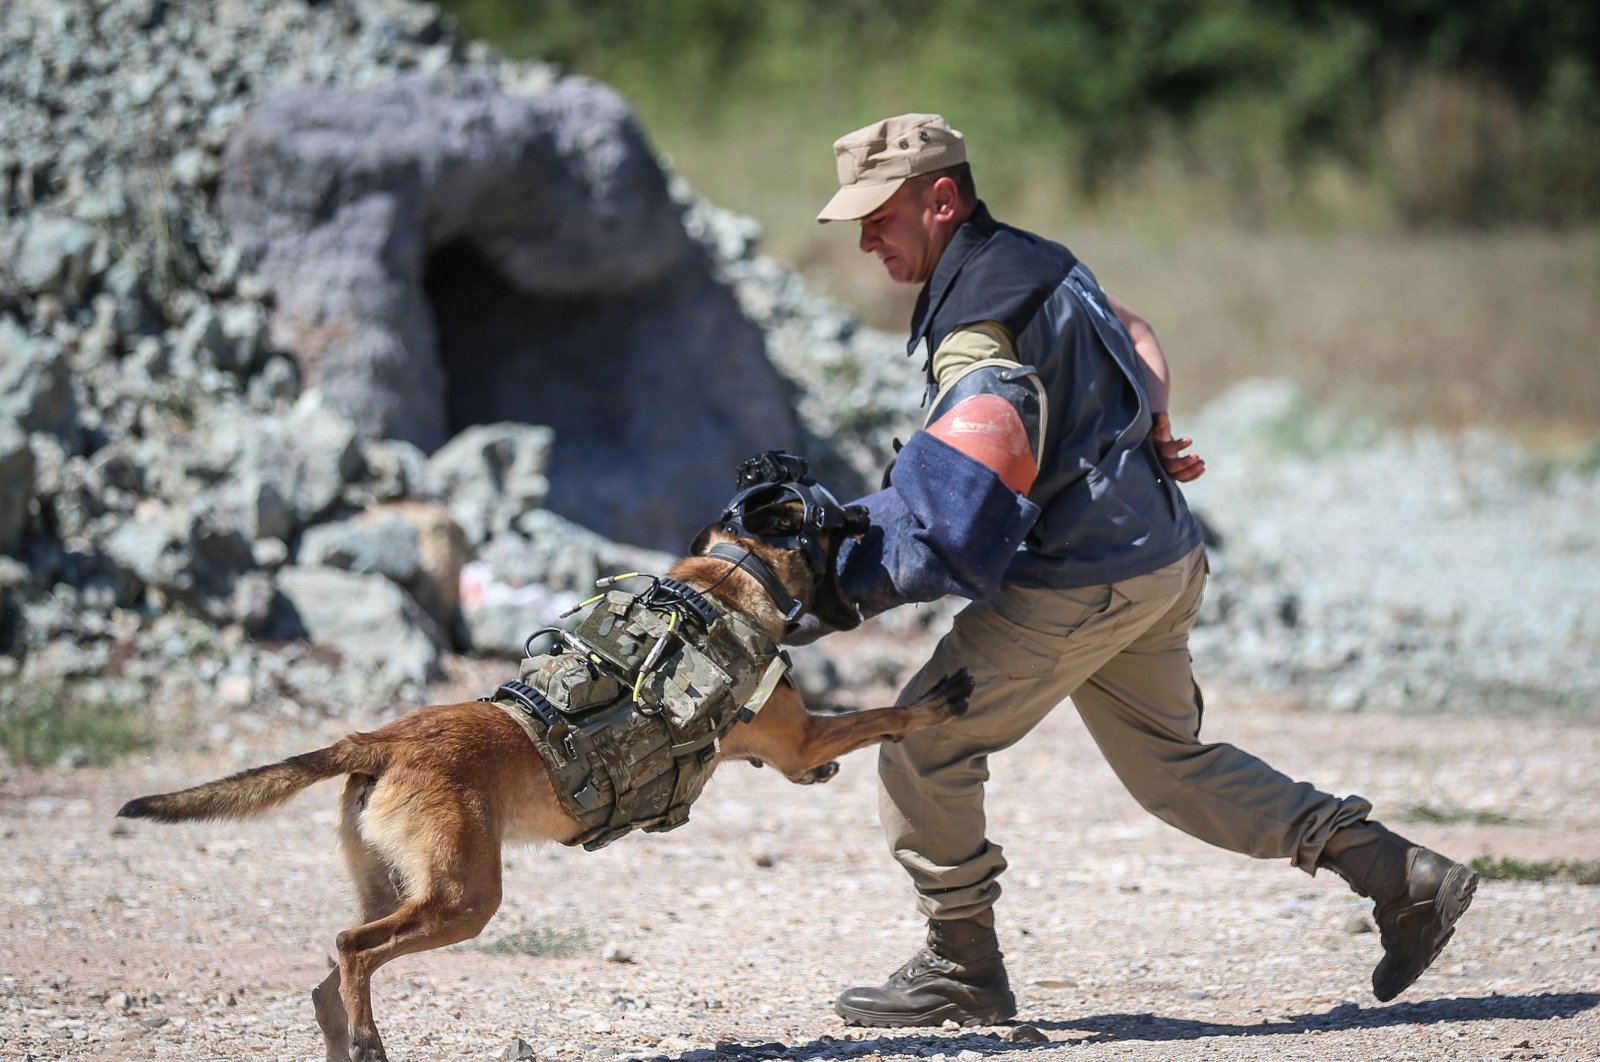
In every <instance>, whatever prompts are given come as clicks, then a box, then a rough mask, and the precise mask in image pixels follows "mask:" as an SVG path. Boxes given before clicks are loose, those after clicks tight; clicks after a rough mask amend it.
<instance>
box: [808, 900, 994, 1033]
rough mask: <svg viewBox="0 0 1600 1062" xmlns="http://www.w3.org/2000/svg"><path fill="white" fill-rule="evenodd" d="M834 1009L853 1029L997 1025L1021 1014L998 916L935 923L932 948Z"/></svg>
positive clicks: (852, 991)
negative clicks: (998, 931) (1002, 949)
mask: <svg viewBox="0 0 1600 1062" xmlns="http://www.w3.org/2000/svg"><path fill="white" fill-rule="evenodd" d="M833 1009H834V1011H835V1013H837V1014H838V1015H839V1016H840V1017H841V1018H843V1019H844V1020H845V1021H846V1022H847V1023H848V1024H850V1025H889V1026H905V1025H943V1024H944V1023H945V1022H947V1021H954V1022H958V1023H960V1024H962V1025H996V1024H999V1023H1000V1022H1003V1021H1005V1020H1007V1019H1008V1018H1011V1017H1013V1016H1014V1015H1015V1014H1016V1013H1017V1000H1016V997H1015V996H1013V995H1012V994H1011V985H1010V982H1009V981H1008V980H1007V978H1006V968H1005V964H1004V962H1002V956H1001V954H1000V942H999V941H998V940H996V939H995V935H994V913H993V912H992V911H985V912H984V913H983V914H981V915H975V916H974V917H972V918H956V919H930V920H929V922H928V943H927V946H926V947H924V948H922V949H921V950H920V951H918V952H917V953H916V954H915V955H913V956H912V957H911V961H910V962H908V963H906V964H905V965H904V966H902V967H900V969H898V970H896V971H895V972H894V974H893V975H891V976H890V978H889V980H887V981H885V982H884V983H883V984H881V985H878V986H876V987H867V986H863V987H858V988H847V989H845V990H844V991H843V992H841V993H839V998H838V999H837V1000H835V1001H834V1004H833Z"/></svg>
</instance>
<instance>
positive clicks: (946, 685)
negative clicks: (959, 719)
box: [908, 668, 975, 716]
mask: <svg viewBox="0 0 1600 1062" xmlns="http://www.w3.org/2000/svg"><path fill="white" fill-rule="evenodd" d="M974 686H975V683H974V682H973V681H972V673H971V672H969V671H968V670H967V669H966V668H961V669H960V670H958V671H956V672H954V673H953V674H949V675H946V676H944V677H943V678H941V679H940V680H939V681H938V682H935V683H934V684H933V687H932V688H931V689H929V690H928V692H927V693H925V694H923V695H922V696H921V697H920V698H919V699H918V700H917V701H916V702H915V703H914V704H912V705H909V706H908V707H913V708H935V709H943V710H944V711H946V712H949V713H950V715H951V716H961V715H966V714H967V699H968V698H969V697H971V696H972V690H973V688H974Z"/></svg>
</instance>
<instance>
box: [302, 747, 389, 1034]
mask: <svg viewBox="0 0 1600 1062" xmlns="http://www.w3.org/2000/svg"><path fill="white" fill-rule="evenodd" d="M376 781H377V780H376V779H375V778H373V777H371V776H370V775H362V774H352V775H350V776H349V777H348V778H346V779H345V784H344V790H343V792H342V793H341V794H340V797H339V826H338V835H339V847H340V848H341V849H342V850H343V852H344V859H345V866H346V868H347V869H348V870H349V872H350V881H351V883H352V884H353V885H354V886H355V893H356V910H357V911H358V912H359V918H360V921H361V923H363V924H365V923H367V922H373V921H376V920H377V919H379V918H382V917H384V916H385V915H387V914H391V913H393V911H394V909H395V908H396V907H398V906H399V905H400V890H399V888H398V886H397V884H396V882H395V879H394V876H393V874H392V873H391V872H390V869H389V866H388V864H387V863H385V862H384V860H383V857H382V856H381V855H379V853H378V850H377V849H376V848H374V847H373V846H372V845H371V844H369V843H367V841H366V839H365V838H364V837H362V836H361V828H360V815H361V812H362V811H363V810H365V808H366V806H367V797H368V796H369V795H370V794H371V792H372V787H373V785H374V784H375V783H376ZM311 1005H312V1006H313V1007H314V1008H315V1010H316V1015H317V1026H318V1027H319V1028H320V1029H321V1030H322V1039H323V1042H324V1043H325V1044H326V1046H327V1051H328V1062H347V1060H348V1059H349V1058H350V1018H349V1016H348V1015H347V1014H346V1013H345V1007H344V999H343V997H342V996H341V995H340V993H339V964H338V963H335V964H334V967H333V969H332V970H330V971H329V972H328V976H327V977H325V978H324V979H323V980H322V983H320V984H319V985H317V987H315V988H313V989H312V990H311Z"/></svg>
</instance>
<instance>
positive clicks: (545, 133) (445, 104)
mask: <svg viewBox="0 0 1600 1062" xmlns="http://www.w3.org/2000/svg"><path fill="white" fill-rule="evenodd" d="M221 182H222V192H221V206H222V211H223V214H224V217H225V218H226V220H227V222H228V224H229V226H230V230H231V232H232V235H233V238H234V240H235V242H236V243H237V245H238V246H239V248H240V251H241V254H242V257H243V260H244V263H245V265H246V266H247V267H249V268H251V269H252V270H253V271H254V272H255V273H256V274H257V275H259V276H260V277H261V278H262V279H263V280H264V281H265V282H266V283H267V284H268V285H269V286H270V287H271V288H272V290H273V293H274V295H275V299H276V311H275V313H274V316H273V320H272V323H271V343H272V345H273V346H275V347H278V348H281V349H285V350H289V351H292V352H293V354H294V356H295V358H296V359H297V361H298V363H299V366H300V368H301V371H302V372H303V373H304V375H305V379H306V382H307V383H308V384H309V385H310V386H312V387H314V388H316V389H318V390H320V391H321V392H322V393H324V394H325V395H327V396H328V398H329V400H330V401H331V402H332V404H333V405H334V406H335V407H337V408H338V409H339V410H341V411H342V412H343V413H345V414H346V415H348V416H349V417H350V418H351V419H352V420H353V422H354V423H355V425H356V427H357V429H358V431H359V432H360V433H361V435H362V436H363V437H367V438H373V437H390V438H397V439H403V440H406V441H409V442H412V443H415V444H416V445H418V446H419V447H421V448H422V449H424V450H425V451H429V452H431V451H433V450H435V449H437V448H438V447H440V446H441V445H443V444H444V443H445V441H446V440H447V439H449V438H450V437H451V436H453V435H454V434H456V433H458V432H460V431H461V430H463V429H465V428H467V427H470V426H471V425H474V424H487V423H494V422H498V421H520V422H523V423H530V424H540V425H546V426H549V427H551V428H553V429H554V431H555V453H554V458H553V461H552V468H553V473H552V477H551V482H550V493H549V497H548V499H547V505H548V507H549V508H551V509H552V510H554V511H555V512H557V513H560V514H562V515H564V516H568V517H570V518H572V519H574V520H576V521H577V522H579V523H581V524H584V525H585V526H588V527H591V528H593V529H595V530H597V531H599V532H601V533H602V534H606V535H608V536H609V537H612V538H617V539H621V540H624V541H628V542H633V543H636V544H640V545H647V546H653V547H658V548H677V547H679V546H681V544H682V543H683V542H685V541H687V540H688V538H689V537H690V536H692V534H693V532H694V530H695V529H696V528H697V527H698V526H699V525H700V524H701V523H703V522H704V521H705V520H706V519H708V518H709V517H710V516H713V515H715V512H716V510H717V508H718V507H719V506H720V505H721V503H722V502H723V501H725V500H726V496H727V494H728V493H729V492H730V488H731V484H732V473H733V469H734V467H735V466H736V465H737V463H738V462H739V461H740V460H741V459H743V458H744V457H746V456H748V455H749V454H750V453H752V452H755V451H757V450H761V449H767V448H772V447H783V446H793V445H796V444H797V443H798V441H799V439H800V431H799V428H798V424H797V421H796V419H795V416H794V413H793V401H792V396H791V395H790V394H789V393H788V386H787V385H786V384H785V382H784V380H783V378H782V377H781V376H780V374H779V373H778V371H777V370H776V369H774V367H773V366H772V364H771V363H770V362H769V361H768V360H767V357H766V353H765V348H764V341H763V337H762V333H761V330H760V328H759V327H758V326H757V325H755V324H754V323H753V322H751V321H750V320H749V319H748V317H747V316H746V315H745V314H744V312H743V311H742V310H741V309H740V306H739V304H738V301H737V299H736V298H735V296H734V294H733V292H732V290H731V289H730V288H729V287H728V286H727V285H726V284H724V283H723V282H722V281H721V280H720V279H718V277H717V276H716V275H715V271H714V269H713V266H712V263H711V261H710V258H709V256H708V255H707V253H706V251H705V249H704V248H703V246H702V245H701V244H699V243H697V242H695V241H694V240H691V239H690V238H689V236H688V235H687V233H686V231H685V228H684V222H683V217H682V209H681V208H680V206H679V205H678V204H677V203H676V202H675V201H674V200H673V198H672V196H671V195H669V193H668V187H667V181H666V178H665V176H664V175H663V173H662V171H661V169H660V167H659V166H658V165H657V164H656V162H655V160H654V158H653V157H652V156H651V153H650V151H649V148H648V146H647V144H646V143H645V140H644V137H643V135H642V133H641V132H640V130H639V128H638V125H637V123H636V121H635V119H634V117H633V115H632V113H631V112H630V110H629V109H628V107H627V105H626V104H625V103H624V102H623V101H622V100H621V98H620V97H618V96H617V95H616V94H615V93H614V92H612V91H611V90H610V89H608V88H606V87H604V86H602V85H600V84H598V83H595V82H591V81H588V80H584V79H581V78H566V79H561V80H558V81H556V82H555V83H554V85H553V86H550V87H547V88H543V89H542V90H540V91H536V92H523V91H519V90H515V89H508V88H506V87H504V86H503V85H502V83H501V81H500V80H499V79H497V78H495V77H493V76H489V75H486V74H481V73H471V72H462V71H442V72H439V73H437V74H431V75H418V76H413V77H407V78H402V79H400V80H397V81H394V82H392V83H389V84H385V85H382V86H379V87H376V88H373V89H371V90H369V91H365V92H350V91H341V90H335V89H331V88H303V89H292V90H280V91H278V92H276V93H273V94H271V95H268V96H267V97H266V98H265V99H264V100H263V101H262V103H261V104H260V105H259V106H258V107H257V108H256V109H255V110H254V111H253V112H252V113H251V115H250V116H249V118H248V119H247V120H246V121H245V122H244V124H243V125H242V127H241V128H240V129H239V131H238V132H237V133H236V134H235V135H234V136H233V138H232V140H231V142H230V144H229V147H228V151H227V154H226V158H225V162H224V166H223V172H222V176H221Z"/></svg>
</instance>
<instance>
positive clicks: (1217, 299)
mask: <svg viewBox="0 0 1600 1062" xmlns="http://www.w3.org/2000/svg"><path fill="white" fill-rule="evenodd" d="M442 7H443V9H444V10H445V11H446V12H447V13H448V14H450V15H451V16H453V17H454V18H455V19H456V20H457V21H458V23H459V24H460V26H461V27H462V28H463V29H464V30H465V31H466V32H468V33H470V34H471V35H473V36H476V37H479V38H482V39H484V40H487V41H489V42H490V43H492V44H494V45H496V46H497V47H499V48H501V49H502V50H504V51H506V52H508V53H509V54H512V55H517V56H522V57H530V58H532V57H536V58H542V59H546V60H549V61H553V62H556V63H558V64H560V65H561V66H563V67H564V68H566V69H569V70H572V71H575V72H578V73H584V74H589V75H592V76H594V77H597V78H599V79H601V80H602V81H605V82H607V83H608V84H611V85H613V86H615V87H616V88H617V89H618V90H619V91H621V93H622V94H623V95H624V96H625V97H626V98H627V99H628V101H629V103H630V104H631V105H632V106H633V107H634V108H635V109H636V110H637V111H638V113H639V115H640V118H641V121H642V124H643V126H644V129H645V130H646V132H647V134H648V135H649V137H650V139H651V141H652V143H653V144H654V145H655V147H656V148H657V150H658V151H659V152H660V153H661V154H662V155H663V156H664V158H665V159H666V160H667V161H668V162H669V164H670V165H671V166H672V167H673V168H674V169H675V170H676V171H677V172H679V173H681V174H682V175H683V176H684V177H685V178H687V179H688V181H689V182H690V183H691V184H692V185H693V186H694V188H695V189H696V190H697V191H698V192H699V193H700V194H702V195H703V196H705V197H706V198H707V199H709V200H711V201H712V202H713V203H716V204H717V205H718V206H721V207H725V208H727V209H730V210H733V211H736V212H739V213H741V214H745V215H748V216H751V217H754V218H755V219H756V220H758V221H759V222H760V223H761V224H762V226H763V229H764V231H765V235H764V239H763V250H764V251H766V252H767V253H770V254H773V255H775V256H776V257H778V258H780V259H783V260H786V261H788V262H790V263H792V264H793V265H794V266H795V267H796V268H798V269H799V270H800V272H801V273H803V274H804V275H805V277H806V278H807V281H808V283H809V284H810V285H811V286H812V287H813V288H814V289H815V290H816V291H818V293H820V294H822V295H824V296H827V297H830V298H833V299H836V300H838V301H839V302H841V303H843V304H844V305H846V306H849V307H851V308H852V309H854V310H855V311H856V312H858V313H859V314H860V315H861V316H862V317H863V319H864V320H865V321H866V322H867V323H868V324H871V325H874V326H876V327H880V328H885V329H888V330H890V331H899V330H900V329H902V328H903V327H904V325H905V322H906V320H907V318H908V316H909V312H910V306H911V300H912V298H913V297H914V295H915V293H914V292H912V291H909V290H907V289H904V288H898V287H895V286H893V285H891V284H890V283H889V282H888V281H887V280H886V279H885V278H884V277H883V273H882V270H881V268H879V267H878V265H877V264H876V263H875V262H874V261H872V260H870V259H869V258H868V257H867V256H864V255H862V254H860V253H859V252H858V251H857V249H856V241H855V237H854V233H853V232H852V231H850V230H849V227H847V226H839V225H829V226H819V225H817V224H815V223H814V222H813V220H812V219H813V217H814V215H815V213H816V210H817V208H818V207H819V206H820V205H821V204H822V203H823V202H824V201H825V200H826V199H827V197H828V195H830V194H831V193H832V191H833V189H834V187H835V176H834V169H833V165H832V158H831V155H830V152H829V145H830V144H831V143H832V141H833V140H834V138H835V137H837V136H839V135H840V134H841V133H844V132H846V131H848V130H850V129H852V128H855V127H858V126H861V125H863V124H865V123H867V122H869V121H872V120H874V119H877V118H881V117H883V116H885V115H889V114H894V113H897V112H902V111H911V110H926V111H938V112H941V113H943V114H945V115H946V116H948V117H949V118H950V119H951V121H952V122H953V123H954V124H955V125H956V127H957V128H959V129H962V130H963V131H965V132H966V133H967V134H968V145H969V151H970V153H971V156H972V159H973V162H974V167H975V170H976V173H977V178H978V182H979V187H980V190H981V192H982V194H983V196H984V198H985V199H986V200H988V202H989V203H990V204H991V205H992V206H993V207H994V208H995V212H996V213H997V214H998V215H999V216H1000V217H1002V218H1004V219H1006V220H1008V221H1013V222H1015V223H1017V224H1020V225H1023V226H1026V227H1028V228H1033V229H1036V230H1038V231H1041V232H1044V233H1047V234H1050V235H1052V236H1054V237H1055V238H1058V239H1061V240H1063V241H1064V242H1066V243H1067V244H1068V245H1069V246H1071V247H1072V248H1073V250H1075V251H1076V252H1078V253H1079V254H1081V255H1082V256H1083V257H1084V258H1085V260H1087V261H1088V262H1090V263H1091V264H1092V265H1093V266H1094V268H1095V271H1096V273H1097V275H1098V276H1099V278H1100V280H1101V281H1102V282H1103V283H1104V284H1105V285H1106V286H1107V288H1108V289H1110V290H1111V291H1113V292H1114V293H1115V294H1117V295H1118V296H1119V297H1121V298H1123V299H1124V300H1125V301H1127V302H1129V303H1130V304H1132V305H1134V306H1136V307H1137V308H1138V309H1139V311H1140V312H1141V313H1142V314H1143V315H1144V316H1145V317H1147V318H1148V319H1149V320H1150V321H1151V322H1152V323H1153V324H1154V325H1155V327H1156V330H1157V332H1158V333H1159V334H1160V335H1161V337H1162V339H1163V342H1164V343H1165V345H1166V346H1167V349H1168V354H1169V357H1170V358H1171V360H1172V362H1173V371H1174V376H1175V381H1176V384H1175V391H1174V395H1175V397H1174V406H1175V409H1176V410H1177V412H1179V413H1182V412H1183V411H1184V410H1186V409H1192V408H1195V407H1196V406H1198V405H1199V404H1201V403H1203V402H1205V401H1207V400H1209V399H1210V398H1213V397H1215V396H1216V395H1217V394H1218V393H1219V392H1220V391H1222V390H1224V389H1226V388H1227V387H1228V386H1229V385H1231V384H1232V383H1234V382H1236V381H1238V380H1240V379H1244V378H1247V377H1251V376H1263V375H1264V376H1277V377H1283V376H1288V377H1292V378H1295V379H1296V380H1297V381H1298V382H1300V383H1301V384H1303V385H1304V386H1305V388H1306V392H1307V395H1308V397H1309V398H1310V400H1311V402H1312V403H1313V404H1314V405H1321V404H1324V403H1327V402H1329V401H1342V402H1343V403H1344V404H1345V405H1346V407H1348V408H1356V409H1359V410H1361V411H1362V412H1363V413H1364V414H1370V415H1371V416H1372V417H1374V418H1375V422H1376V423H1378V424H1381V425H1387V426H1391V427H1397V428H1402V429H1403V428H1407V427H1412V426H1417V425H1429V426H1434V427H1440V428H1445V429H1456V428H1460V427H1463V426H1468V425H1474V426H1476V425H1484V426H1489V427H1497V428H1505V429H1510V430H1512V431H1515V432H1517V433H1518V434H1519V435H1521V436H1522V438H1523V440H1524V441H1525V442H1528V443H1530V444H1532V445H1533V446H1534V447H1535V448H1537V449H1540V450H1546V451H1552V452H1555V453H1557V454H1559V455H1562V458H1563V459H1566V458H1567V455H1572V454H1578V455H1583V456H1581V457H1579V458H1578V459H1579V460H1580V461H1581V460H1583V459H1585V458H1586V457H1587V455H1590V454H1593V453H1595V452H1600V451H1596V450H1595V449H1594V447H1595V446H1596V445H1600V444H1597V442H1596V427H1595V421H1594V410H1595V409H1600V356H1597V347H1596V338H1595V337H1596V336H1597V335H1600V136H1596V135H1595V134H1594V131H1595V130H1596V129H1600V8H1596V6H1595V5H1592V4H1588V5H1585V4H1573V3H1568V2H1566V0H1519V2H1518V3H1501V4H1489V5H1484V4H1478V5H1463V4H1457V3H1450V2H1448V0H1382V2H1379V3H1377V4H1360V5H1352V4H1337V3H1332V2H1331V0H1312V2H1306V3H1297V4H1282V3H1275V2H1271V0H1206V2H1204V3H1195V2H1193V0H1150V2H1147V3H1137V4H1127V3H1120V2H1117V0H1070V2H1054V0H1051V2H1047V0H1017V2H1015V3H1010V4H995V3H980V2H979V0H918V2H916V3H912V2H910V0H762V2H759V3H758V2H751V0H443V3H442ZM1304 441H1305V442H1306V443H1307V444H1308V445H1309V444H1314V443H1317V442H1318V440H1316V439H1312V438H1307V439H1306V440H1304ZM1338 441H1339V442H1340V444H1342V445H1352V444H1355V443H1357V442H1359V439H1358V438H1349V437H1341V439H1339V440H1338Z"/></svg>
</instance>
